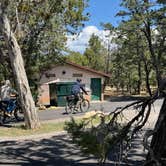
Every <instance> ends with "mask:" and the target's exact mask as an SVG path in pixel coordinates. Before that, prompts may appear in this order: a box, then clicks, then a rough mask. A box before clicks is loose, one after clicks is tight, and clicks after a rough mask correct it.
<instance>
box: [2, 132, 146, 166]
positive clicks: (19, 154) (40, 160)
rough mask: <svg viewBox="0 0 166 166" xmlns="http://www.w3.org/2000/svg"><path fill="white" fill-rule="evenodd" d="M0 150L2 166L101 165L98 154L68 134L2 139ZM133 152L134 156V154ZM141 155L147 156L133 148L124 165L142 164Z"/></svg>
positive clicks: (137, 144)
mask: <svg viewBox="0 0 166 166" xmlns="http://www.w3.org/2000/svg"><path fill="white" fill-rule="evenodd" d="M133 145H134V146H135V147H134V149H137V147H138V146H139V145H140V142H138V141H136V142H135V143H134V144H133ZM0 154H1V155H0V165H3V166H5V165H16V166H28V165H29V166H32V165H35V166H45V165H47V166H55V165H57V166H59V165H61V166H84V165H86V166H96V165H98V164H97V159H96V158H95V157H93V156H90V155H85V154H83V153H81V151H80V150H79V147H78V146H77V145H75V144H73V143H72V140H71V138H70V137H69V136H67V135H65V134H64V135H60V136H53V137H51V138H48V139H38V140H37V139H35V140H20V141H1V142H0ZM115 155H116V153H115ZM133 155H134V156H135V157H134V158H133ZM110 156H112V155H110ZM138 157H144V154H140V153H139V154H137V151H136V150H135V151H131V153H130V154H129V160H128V161H127V162H126V161H124V162H122V163H121V165H135V166H139V165H142V161H141V160H137V158H138ZM112 159H113V158H111V157H109V158H108V161H107V163H106V164H105V166H107V165H112V164H113V162H112ZM133 159H134V160H133ZM111 163H112V164H111ZM113 165H114V164H113Z"/></svg>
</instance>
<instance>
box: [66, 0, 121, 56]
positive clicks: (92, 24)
mask: <svg viewBox="0 0 166 166" xmlns="http://www.w3.org/2000/svg"><path fill="white" fill-rule="evenodd" d="M119 4H120V0H89V7H88V8H87V9H86V11H85V12H88V13H90V18H89V21H87V22H85V27H84V28H83V29H82V31H81V32H80V33H79V34H78V35H75V36H71V35H69V36H68V41H67V47H68V48H69V49H70V50H72V51H77V52H80V53H83V52H84V51H85V48H86V47H87V45H88V41H89V39H90V36H91V35H92V34H93V33H94V34H95V35H98V36H99V37H100V38H101V39H104V38H105V33H106V32H105V31H103V29H102V27H101V23H111V24H112V25H114V26H117V25H118V23H119V22H120V18H119V17H115V15H116V14H117V12H118V11H119V10H120V5H119Z"/></svg>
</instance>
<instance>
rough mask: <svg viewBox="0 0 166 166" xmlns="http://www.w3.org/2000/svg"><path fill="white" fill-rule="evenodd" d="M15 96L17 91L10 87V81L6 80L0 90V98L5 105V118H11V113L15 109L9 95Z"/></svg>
mask: <svg viewBox="0 0 166 166" xmlns="http://www.w3.org/2000/svg"><path fill="white" fill-rule="evenodd" d="M17 94H18V93H17V91H16V90H14V89H13V88H12V87H11V83H10V81H9V80H6V81H5V84H4V85H3V86H2V87H1V89H0V97H1V101H2V102H3V103H5V111H6V112H5V114H6V115H7V116H11V112H12V111H13V110H14V109H15V108H16V104H15V103H14V102H13V100H12V99H11V95H17ZM1 104H2V103H1Z"/></svg>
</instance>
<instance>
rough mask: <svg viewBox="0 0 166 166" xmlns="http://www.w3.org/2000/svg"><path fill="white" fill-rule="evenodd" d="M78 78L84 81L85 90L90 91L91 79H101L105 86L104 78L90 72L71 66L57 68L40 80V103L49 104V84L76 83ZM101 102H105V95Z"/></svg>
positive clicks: (46, 73)
mask: <svg viewBox="0 0 166 166" xmlns="http://www.w3.org/2000/svg"><path fill="white" fill-rule="evenodd" d="M77 78H80V79H82V83H83V84H85V88H86V89H87V90H88V89H89V90H90V85H91V78H101V82H102V85H103V82H104V77H102V76H100V75H98V74H96V73H92V72H90V71H86V70H82V69H79V68H77V67H74V66H71V65H67V64H66V65H64V66H56V67H55V68H53V69H51V70H48V71H46V72H44V73H43V75H42V77H41V80H40V85H41V86H40V88H39V102H40V103H43V102H44V103H49V101H50V98H49V83H51V82H52V83H53V82H54V83H56V82H75V81H76V79H77ZM101 100H103V93H102V94H101Z"/></svg>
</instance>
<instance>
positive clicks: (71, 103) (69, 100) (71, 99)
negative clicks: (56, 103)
mask: <svg viewBox="0 0 166 166" xmlns="http://www.w3.org/2000/svg"><path fill="white" fill-rule="evenodd" d="M89 108H90V102H89V100H87V99H86V98H84V95H83V93H80V94H79V100H78V101H77V102H76V101H75V96H74V95H69V96H67V97H66V107H65V111H66V113H76V112H79V111H80V112H86V111H88V110H89Z"/></svg>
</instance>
